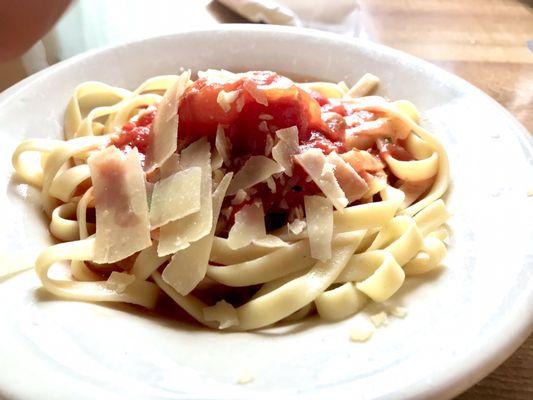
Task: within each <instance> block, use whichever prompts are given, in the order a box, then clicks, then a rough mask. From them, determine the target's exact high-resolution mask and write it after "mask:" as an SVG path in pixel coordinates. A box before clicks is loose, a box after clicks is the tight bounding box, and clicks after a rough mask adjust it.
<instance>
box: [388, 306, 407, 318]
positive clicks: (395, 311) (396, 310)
mask: <svg viewBox="0 0 533 400" xmlns="http://www.w3.org/2000/svg"><path fill="white" fill-rule="evenodd" d="M390 313H391V314H392V315H394V316H395V317H397V318H405V316H406V315H407V308H405V307H401V306H396V307H393V308H391V310H390Z"/></svg>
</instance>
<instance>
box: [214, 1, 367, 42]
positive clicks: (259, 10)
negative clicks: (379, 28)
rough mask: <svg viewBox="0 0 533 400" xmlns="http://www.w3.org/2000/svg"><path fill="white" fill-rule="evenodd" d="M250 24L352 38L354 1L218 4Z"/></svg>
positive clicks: (354, 13) (354, 30)
mask: <svg viewBox="0 0 533 400" xmlns="http://www.w3.org/2000/svg"><path fill="white" fill-rule="evenodd" d="M218 1H219V2H220V3H222V4H224V5H225V6H226V7H228V8H230V9H231V10H233V11H235V12H236V13H237V14H239V15H241V16H242V17H244V18H246V19H247V20H249V21H252V22H265V23H267V24H275V25H293V26H305V27H309V28H317V29H323V30H328V31H333V32H338V33H348V34H354V33H355V32H356V31H357V29H358V23H357V18H358V16H357V0H276V1H273V0H218Z"/></svg>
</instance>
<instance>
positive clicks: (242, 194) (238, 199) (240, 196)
mask: <svg viewBox="0 0 533 400" xmlns="http://www.w3.org/2000/svg"><path fill="white" fill-rule="evenodd" d="M249 199H250V196H248V193H246V191H245V190H243V189H239V190H238V191H237V193H236V194H235V197H234V198H233V200H231V204H233V205H237V204H241V203H242V202H243V201H246V200H249Z"/></svg>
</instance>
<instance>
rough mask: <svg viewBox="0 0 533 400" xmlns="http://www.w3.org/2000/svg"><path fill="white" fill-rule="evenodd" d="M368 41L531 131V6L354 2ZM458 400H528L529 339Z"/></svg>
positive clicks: (532, 347)
mask: <svg viewBox="0 0 533 400" xmlns="http://www.w3.org/2000/svg"><path fill="white" fill-rule="evenodd" d="M359 3H360V4H361V10H362V19H363V24H364V26H365V30H366V31H367V32H368V34H369V36H370V38H371V40H374V41H376V42H379V43H383V44H386V45H388V46H391V47H395V48H397V49H399V50H403V51H405V52H407V53H411V54H413V55H415V56H418V57H420V58H423V59H425V60H428V61H431V62H432V63H434V64H437V65H439V66H441V67H442V68H444V69H447V70H449V71H451V72H453V73H455V74H457V75H459V76H460V77H462V78H464V79H466V80H467V81H469V82H470V83H472V84H474V85H475V86H477V87H478V88H480V89H481V90H483V91H484V92H485V93H487V94H488V95H489V96H491V97H493V98H494V99H496V100H497V101H498V102H499V103H500V104H502V105H503V106H504V107H505V108H507V109H508V110H509V111H510V112H511V113H512V114H513V115H514V116H515V117H516V118H517V119H518V120H519V121H520V122H521V123H522V124H523V125H524V126H525V127H526V128H527V129H528V130H529V131H530V132H532V131H533V52H532V51H530V50H529V49H528V47H527V41H528V40H530V41H532V42H531V43H532V47H533V8H532V7H533V2H532V1H529V2H528V1H518V0H465V1H460V0H399V1H387V0H360V1H359ZM458 399H460V400H493V399H509V400H511V399H512V400H522V399H523V400H526V399H528V400H531V399H533V336H530V337H529V339H528V340H527V341H526V342H525V343H524V344H523V345H522V347H520V349H518V350H517V351H516V352H515V353H514V354H513V355H512V356H511V357H510V358H509V359H508V360H507V361H506V362H505V363H504V364H502V365H501V366H500V367H499V368H498V369H496V370H495V371H494V372H493V373H492V374H490V375H489V376H488V377H486V378H485V379H483V380H482V381H481V382H479V383H478V384H477V385H475V386H474V387H472V388H471V389H469V390H468V391H466V392H465V393H463V394H462V395H460V396H459V397H458Z"/></svg>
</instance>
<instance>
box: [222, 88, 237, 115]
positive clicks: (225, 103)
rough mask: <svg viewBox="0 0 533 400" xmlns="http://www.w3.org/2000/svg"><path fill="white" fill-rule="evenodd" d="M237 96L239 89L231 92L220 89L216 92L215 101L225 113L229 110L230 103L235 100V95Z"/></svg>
mask: <svg viewBox="0 0 533 400" xmlns="http://www.w3.org/2000/svg"><path fill="white" fill-rule="evenodd" d="M238 96H239V90H233V91H231V92H226V91H224V90H221V91H220V92H218V96H217V103H218V105H219V106H220V108H222V110H224V112H225V113H227V112H228V111H229V110H231V104H232V103H233V102H234V101H235V100H237V97H238Z"/></svg>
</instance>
